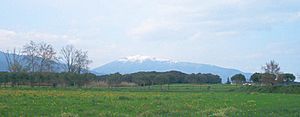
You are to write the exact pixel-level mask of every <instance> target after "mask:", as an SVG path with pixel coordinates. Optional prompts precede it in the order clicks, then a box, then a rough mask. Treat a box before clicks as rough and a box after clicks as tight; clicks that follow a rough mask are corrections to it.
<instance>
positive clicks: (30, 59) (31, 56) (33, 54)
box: [22, 41, 38, 72]
mask: <svg viewBox="0 0 300 117" xmlns="http://www.w3.org/2000/svg"><path fill="white" fill-rule="evenodd" d="M22 52H23V53H24V54H25V60H26V63H27V67H28V68H29V70H30V71H31V72H35V70H36V67H37V65H38V61H37V60H38V57H37V56H38V44H36V43H35V42H33V41H30V43H28V44H26V45H24V46H23V51H22Z"/></svg>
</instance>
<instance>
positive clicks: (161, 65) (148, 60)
mask: <svg viewBox="0 0 300 117" xmlns="http://www.w3.org/2000/svg"><path fill="white" fill-rule="evenodd" d="M171 70H176V71H181V72H184V73H212V74H217V75H219V76H220V77H221V78H222V82H226V81H227V78H228V77H231V76H232V75H234V74H237V73H242V74H244V75H246V77H248V78H249V76H250V75H251V74H250V73H244V72H242V71H240V70H236V69H230V68H224V67H219V66H215V65H209V64H200V63H191V62H178V61H172V60H168V59H158V58H154V57H149V56H140V55H136V56H129V57H125V58H122V59H119V60H116V61H113V62H110V63H107V64H105V65H103V66H100V67H98V68H95V69H93V70H92V71H94V72H97V73H100V74H111V73H116V72H119V73H121V74H128V73H135V72H139V71H158V72H163V71H171Z"/></svg>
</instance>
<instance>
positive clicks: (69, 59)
mask: <svg viewBox="0 0 300 117" xmlns="http://www.w3.org/2000/svg"><path fill="white" fill-rule="evenodd" d="M75 52H76V49H75V48H74V46H73V45H67V46H65V47H63V48H62V49H61V55H62V57H61V60H62V61H63V63H64V64H65V67H66V71H67V72H73V73H74V72H75V60H76V56H75Z"/></svg>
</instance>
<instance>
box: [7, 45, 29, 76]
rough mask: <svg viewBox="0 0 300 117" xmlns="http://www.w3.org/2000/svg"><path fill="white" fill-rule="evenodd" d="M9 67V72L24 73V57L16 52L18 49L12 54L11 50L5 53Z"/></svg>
mask: <svg viewBox="0 0 300 117" xmlns="http://www.w3.org/2000/svg"><path fill="white" fill-rule="evenodd" d="M4 56H5V59H6V62H7V67H8V71H9V72H22V71H24V70H25V69H24V67H23V64H22V56H21V52H18V53H17V52H16V49H14V50H13V51H12V52H10V51H9V50H8V51H7V52H6V53H4Z"/></svg>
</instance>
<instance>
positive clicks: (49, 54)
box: [37, 43, 57, 72]
mask: <svg viewBox="0 0 300 117" xmlns="http://www.w3.org/2000/svg"><path fill="white" fill-rule="evenodd" d="M37 55H38V58H39V59H40V60H39V71H40V72H52V71H53V67H54V65H55V64H56V60H57V57H56V56H55V55H56V52H55V50H54V48H53V47H52V45H51V44H47V43H40V44H39V45H38V54H37Z"/></svg>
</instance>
